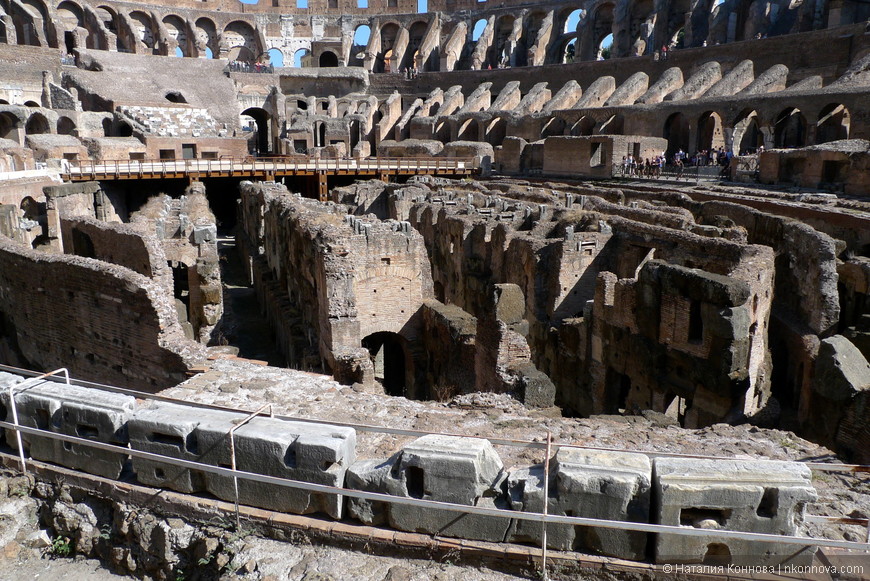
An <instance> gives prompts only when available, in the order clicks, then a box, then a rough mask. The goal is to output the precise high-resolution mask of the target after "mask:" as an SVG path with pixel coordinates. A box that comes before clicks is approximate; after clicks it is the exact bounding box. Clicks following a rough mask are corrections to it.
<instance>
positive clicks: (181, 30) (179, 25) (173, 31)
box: [163, 14, 193, 57]
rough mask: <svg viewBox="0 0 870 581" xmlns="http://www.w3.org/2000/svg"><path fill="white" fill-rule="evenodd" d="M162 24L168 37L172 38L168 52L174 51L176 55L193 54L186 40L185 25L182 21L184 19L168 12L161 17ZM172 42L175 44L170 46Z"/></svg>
mask: <svg viewBox="0 0 870 581" xmlns="http://www.w3.org/2000/svg"><path fill="white" fill-rule="evenodd" d="M163 25H164V26H165V27H166V33H167V35H168V36H169V39H171V40H172V42H170V43H169V54H170V55H171V54H173V53H175V54H177V55H178V56H188V57H189V56H193V55H192V54H191V50H190V44H189V43H188V40H187V25H186V24H185V23H184V20H182V19H181V17H179V16H176V15H175V14H170V15H168V16H165V17H164V18H163ZM173 43H174V44H175V46H172V44H173ZM179 53H180V54H179Z"/></svg>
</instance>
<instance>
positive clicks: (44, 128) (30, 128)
mask: <svg viewBox="0 0 870 581" xmlns="http://www.w3.org/2000/svg"><path fill="white" fill-rule="evenodd" d="M24 132H25V133H26V134H27V135H37V134H41V133H50V132H51V126H50V124H49V123H48V119H46V118H45V115H43V114H42V113H34V114H33V115H31V116H30V119H28V120H27V125H25V126H24Z"/></svg>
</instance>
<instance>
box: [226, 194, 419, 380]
mask: <svg viewBox="0 0 870 581" xmlns="http://www.w3.org/2000/svg"><path fill="white" fill-rule="evenodd" d="M241 190H242V205H241V221H242V223H243V229H242V231H243V233H242V234H241V235H240V237H241V246H243V248H244V252H245V253H246V255H247V256H248V258H249V260H250V262H251V264H252V267H253V271H254V285H255V287H256V288H257V292H258V295H260V297H261V299H262V301H263V304H265V305H266V306H265V310H266V312H267V314H268V315H269V318H270V320H272V321H274V322H275V323H276V325H277V326H278V327H279V328H280V329H279V330H278V332H277V333H278V335H279V337H280V340H281V341H283V342H284V345H283V347H284V349H285V351H286V352H287V355H288V361H289V362H290V363H291V365H293V366H298V365H305V366H308V367H311V368H314V367H317V366H318V365H317V363H320V362H322V365H323V367H324V368H325V369H329V370H335V367H336V364H337V361H338V360H337V358H336V357H337V355H339V354H342V355H344V354H346V352H348V351H350V352H352V353H355V354H358V353H359V349H360V347H362V346H363V343H364V341H365V340H366V339H367V338H371V337H372V336H375V335H380V334H383V333H386V334H390V337H400V338H401V341H400V342H401V344H402V349H403V351H404V354H405V356H406V358H407V360H408V361H419V360H420V358H421V357H423V355H424V354H423V353H422V352H420V347H419V346H418V342H417V339H419V338H420V333H421V324H422V315H421V312H420V311H421V307H422V305H423V301H424V300H427V299H431V298H433V288H432V278H431V274H430V268H429V259H428V256H427V255H426V250H425V248H424V246H423V239H422V237H421V236H420V235H419V233H417V232H416V231H415V230H413V229H412V228H410V225H408V224H407V223H403V222H398V221H394V220H391V221H386V222H381V221H378V220H365V219H360V218H356V217H353V216H352V215H350V211H349V208H347V207H346V206H333V207H324V206H321V205H318V204H316V203H314V202H311V201H307V200H303V199H301V198H299V197H298V196H293V195H289V194H288V193H287V191H286V189H284V188H283V187H280V186H276V185H262V184H256V185H255V184H251V183H244V184H243V185H242V188H241ZM381 337H383V336H382V335H381ZM300 342H307V344H305V343H302V344H301V345H300ZM300 347H301V348H300ZM361 356H364V355H354V356H353V357H351V360H350V361H348V360H347V359H346V358H345V357H344V356H343V357H342V358H341V359H340V361H342V365H345V364H353V363H352V360H353V359H354V358H359V357H361ZM306 357H307V358H308V359H307V360H306V359H305V358H306ZM312 357H317V358H318V360H319V361H312V360H311V359H312ZM412 367H413V368H412V369H406V387H407V388H408V389H409V390H410V389H411V386H412V385H414V384H416V383H417V382H418V381H419V380H421V377H420V375H419V373H420V372H422V369H423V366H419V365H417V366H412ZM337 373H338V374H339V376H341V377H347V374H345V373H343V372H337ZM415 374H416V377H415ZM350 376H351V377H353V374H350ZM421 389H422V383H421Z"/></svg>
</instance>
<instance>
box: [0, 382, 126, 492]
mask: <svg viewBox="0 0 870 581" xmlns="http://www.w3.org/2000/svg"><path fill="white" fill-rule="evenodd" d="M8 398H9V396H8V392H6V393H4V394H3V395H2V401H3V404H4V406H5V407H6V409H7V418H8V421H11V420H12V413H11V410H10V409H9V399H8ZM15 405H16V411H17V413H18V421H19V423H21V424H22V425H24V426H29V427H33V428H40V429H43V430H49V431H52V432H56V433H60V434H66V435H68V436H76V437H79V438H87V439H91V440H95V441H98V442H103V443H106V444H115V445H120V446H123V447H126V445H127V432H126V424H127V420H128V419H129V417H130V415H131V414H132V412H133V408H134V405H135V399H134V398H133V397H130V396H127V395H122V394H116V393H110V392H104V391H100V390H97V389H89V388H84V387H80V386H76V385H66V384H64V383H58V382H54V381H39V382H36V383H33V384H29V385H27V386H26V387H24V388H23V389H22V390H21V391H20V392H16V393H15ZM10 432H11V431H10ZM10 436H11V437H10ZM7 437H10V439H9V441H14V439H15V436H14V434H13V433H9V434H7ZM22 440H23V442H24V444H25V446H26V447H28V448H29V450H30V455H31V456H32V457H33V458H35V459H37V460H43V461H46V462H53V463H55V464H60V465H62V466H66V467H68V468H74V469H77V470H83V471H85V472H88V473H90V474H96V475H98V476H104V477H106V478H117V477H118V475H120V473H121V470H122V468H123V466H124V463H125V462H126V461H127V454H126V453H118V452H109V451H106V450H98V449H96V448H92V447H89V446H85V445H81V444H73V443H70V442H62V441H60V440H53V439H51V438H43V437H39V436H31V435H26V434H22Z"/></svg>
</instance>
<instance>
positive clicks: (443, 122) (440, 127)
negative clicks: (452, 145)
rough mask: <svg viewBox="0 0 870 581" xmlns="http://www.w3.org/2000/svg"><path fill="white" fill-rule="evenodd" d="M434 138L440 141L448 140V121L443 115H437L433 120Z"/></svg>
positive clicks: (445, 141)
mask: <svg viewBox="0 0 870 581" xmlns="http://www.w3.org/2000/svg"><path fill="white" fill-rule="evenodd" d="M434 133H435V139H437V140H438V141H440V142H441V143H447V142H449V141H450V123H449V122H448V121H447V119H445V118H444V117H439V118H438V120H437V121H436V122H435V131H434Z"/></svg>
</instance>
